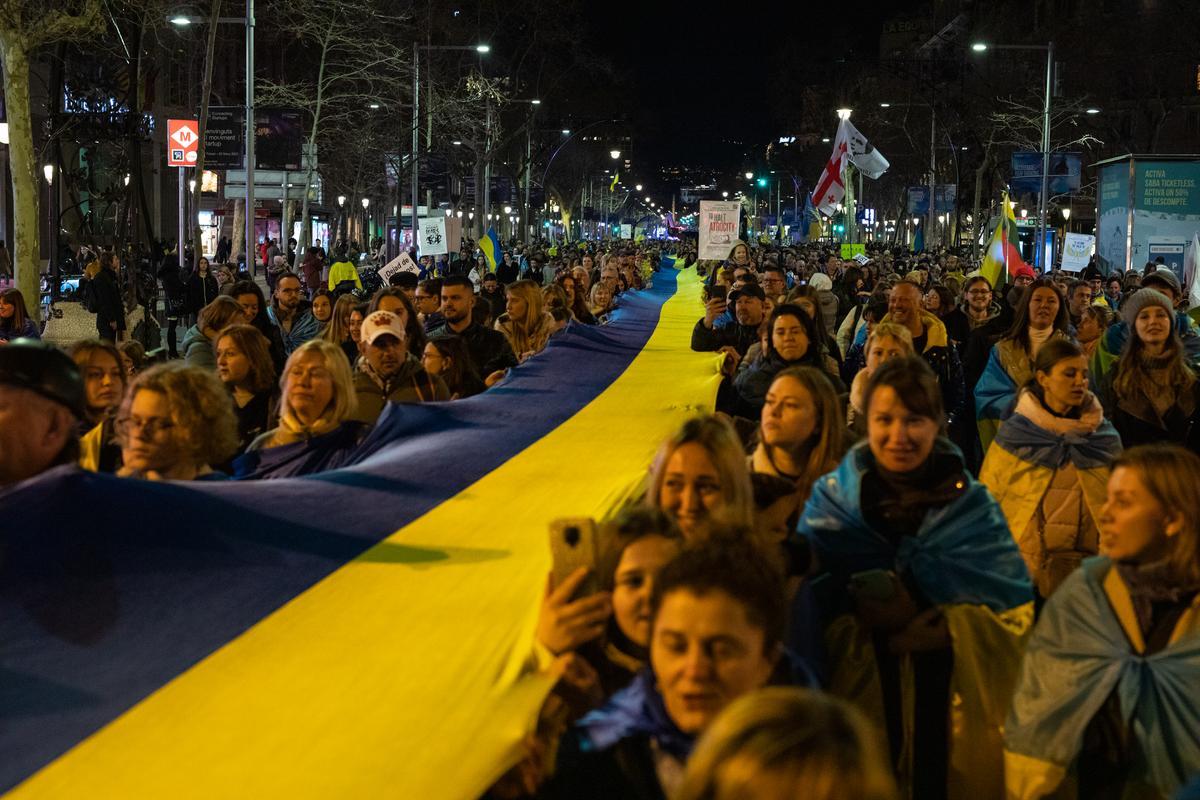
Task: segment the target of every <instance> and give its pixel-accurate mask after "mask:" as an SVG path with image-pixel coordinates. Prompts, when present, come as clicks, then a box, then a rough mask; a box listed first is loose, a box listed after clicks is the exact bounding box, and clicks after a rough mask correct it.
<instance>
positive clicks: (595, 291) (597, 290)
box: [588, 281, 613, 322]
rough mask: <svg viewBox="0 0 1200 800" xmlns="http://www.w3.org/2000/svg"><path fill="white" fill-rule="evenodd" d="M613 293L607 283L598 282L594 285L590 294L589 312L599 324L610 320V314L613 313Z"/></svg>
mask: <svg viewBox="0 0 1200 800" xmlns="http://www.w3.org/2000/svg"><path fill="white" fill-rule="evenodd" d="M612 307H613V293H612V289H611V288H610V287H609V285H608V284H607V283H604V282H603V281H596V282H595V283H594V284H592V290H591V292H590V293H589V294H588V310H589V311H590V312H591V314H592V318H593V319H595V320H596V321H597V322H604V321H606V320H607V319H608V313H609V312H610V311H612Z"/></svg>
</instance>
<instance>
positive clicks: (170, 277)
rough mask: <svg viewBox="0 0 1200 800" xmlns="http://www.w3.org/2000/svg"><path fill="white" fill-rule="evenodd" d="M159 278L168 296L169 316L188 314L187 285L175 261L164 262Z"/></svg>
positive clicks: (164, 292)
mask: <svg viewBox="0 0 1200 800" xmlns="http://www.w3.org/2000/svg"><path fill="white" fill-rule="evenodd" d="M158 278H159V280H161V281H162V287H163V294H165V295H166V299H167V314H168V315H170V316H177V315H179V314H185V313H187V284H185V283H184V282H183V277H182V276H180V274H179V265H178V264H176V263H175V262H174V261H169V260H168V261H164V262H163V263H162V266H161V267H159V268H158Z"/></svg>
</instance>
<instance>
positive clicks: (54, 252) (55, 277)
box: [42, 164, 62, 303]
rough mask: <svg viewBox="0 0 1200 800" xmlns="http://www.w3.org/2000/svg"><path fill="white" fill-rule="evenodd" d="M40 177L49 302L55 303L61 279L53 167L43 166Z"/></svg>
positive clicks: (56, 195)
mask: <svg viewBox="0 0 1200 800" xmlns="http://www.w3.org/2000/svg"><path fill="white" fill-rule="evenodd" d="M42 175H44V176H45V178H46V200H47V201H48V202H47V203H46V206H47V209H46V210H47V211H48V212H49V213H48V214H47V216H48V217H49V220H48V223H49V224H48V225H47V226H46V232H47V235H48V236H49V237H50V240H49V242H48V244H49V245H50V248H49V249H50V302H51V303H57V302H58V290H59V286H60V285H61V284H62V279H61V276H60V275H59V265H58V192H57V191H56V190H55V188H54V165H53V164H46V165H44V166H43V167H42Z"/></svg>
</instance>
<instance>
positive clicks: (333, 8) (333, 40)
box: [254, 0, 412, 269]
mask: <svg viewBox="0 0 1200 800" xmlns="http://www.w3.org/2000/svg"><path fill="white" fill-rule="evenodd" d="M279 12H280V13H278V14H277V15H275V19H277V20H278V21H279V23H280V25H281V27H282V28H283V29H284V31H285V33H286V34H288V35H290V36H292V37H293V45H294V48H293V49H296V52H295V57H294V58H293V59H290V61H291V63H292V65H294V67H295V69H293V70H291V71H292V72H293V73H294V74H293V75H289V76H288V77H287V78H286V79H285V80H283V81H259V82H258V84H257V86H256V87H255V92H254V95H255V102H256V103H260V104H262V105H264V106H270V105H275V106H287V107H291V108H299V109H303V110H304V111H306V112H307V113H308V117H309V127H308V150H309V152H310V153H312V154H313V157H310V158H308V159H307V167H306V168H305V186H306V187H311V186H312V185H313V177H314V174H315V173H316V163H315V160H316V159H315V154H316V152H317V143H318V140H323V139H326V138H327V136H326V134H328V133H331V132H337V133H338V134H339V135H340V139H341V140H342V141H344V140H345V138H346V137H347V136H352V135H354V131H355V128H356V127H358V125H359V124H361V122H362V120H363V117H364V115H365V114H368V113H370V112H371V111H373V110H379V111H380V112H381V113H384V114H386V113H391V114H393V115H394V116H396V117H397V118H399V112H400V110H401V109H400V106H401V103H402V102H403V99H402V97H403V95H402V92H403V88H402V87H407V86H408V85H409V82H410V81H411V77H412V72H411V65H410V58H411V51H410V50H406V49H404V48H402V47H401V46H400V45H399V44H397V42H399V41H401V40H402V38H401V37H400V36H398V35H389V32H394V31H395V29H396V27H397V26H399V25H401V24H402V23H403V22H404V21H405V20H404V18H403V17H401V16H399V15H397V14H396V13H394V12H389V13H386V14H385V13H384V12H383V11H381V10H380V8H378V7H375V6H374V4H372V3H361V2H354V1H353V0H298V1H297V0H289V2H287V3H286V4H281V5H280V8H279ZM406 38H411V36H410V37H406ZM297 48H298V49H297ZM301 202H302V205H301V212H300V213H301V215H302V221H301V234H300V241H301V243H302V244H303V243H307V242H309V241H310V240H311V238H312V234H311V231H310V225H311V222H310V219H309V211H308V204H309V192H308V191H305V193H304V198H303V200H302V201H301ZM287 235H288V234H287V232H284V234H283V236H285V237H286V236H287ZM303 252H304V247H303V246H300V247H297V248H296V264H295V267H296V268H297V269H299V266H300V259H301V258H302V257H303Z"/></svg>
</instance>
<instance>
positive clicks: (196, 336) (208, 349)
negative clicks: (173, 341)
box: [179, 325, 217, 372]
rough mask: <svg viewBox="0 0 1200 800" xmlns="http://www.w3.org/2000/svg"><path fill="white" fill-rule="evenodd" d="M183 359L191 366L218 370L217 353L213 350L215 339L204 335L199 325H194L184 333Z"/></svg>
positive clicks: (181, 347)
mask: <svg viewBox="0 0 1200 800" xmlns="http://www.w3.org/2000/svg"><path fill="white" fill-rule="evenodd" d="M179 349H180V350H182V351H183V360H184V361H185V362H186V363H187V365H188V366H189V367H203V368H204V369H207V370H212V371H213V372H216V369H217V354H216V352H215V351H214V350H213V341H212V339H209V338H208V337H207V336H205V335H204V332H203V331H201V330H200V326H199V325H193V326H192V327H190V328H188V329H187V332H186V333H184V334H183V344H182V345H180V348H179Z"/></svg>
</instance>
